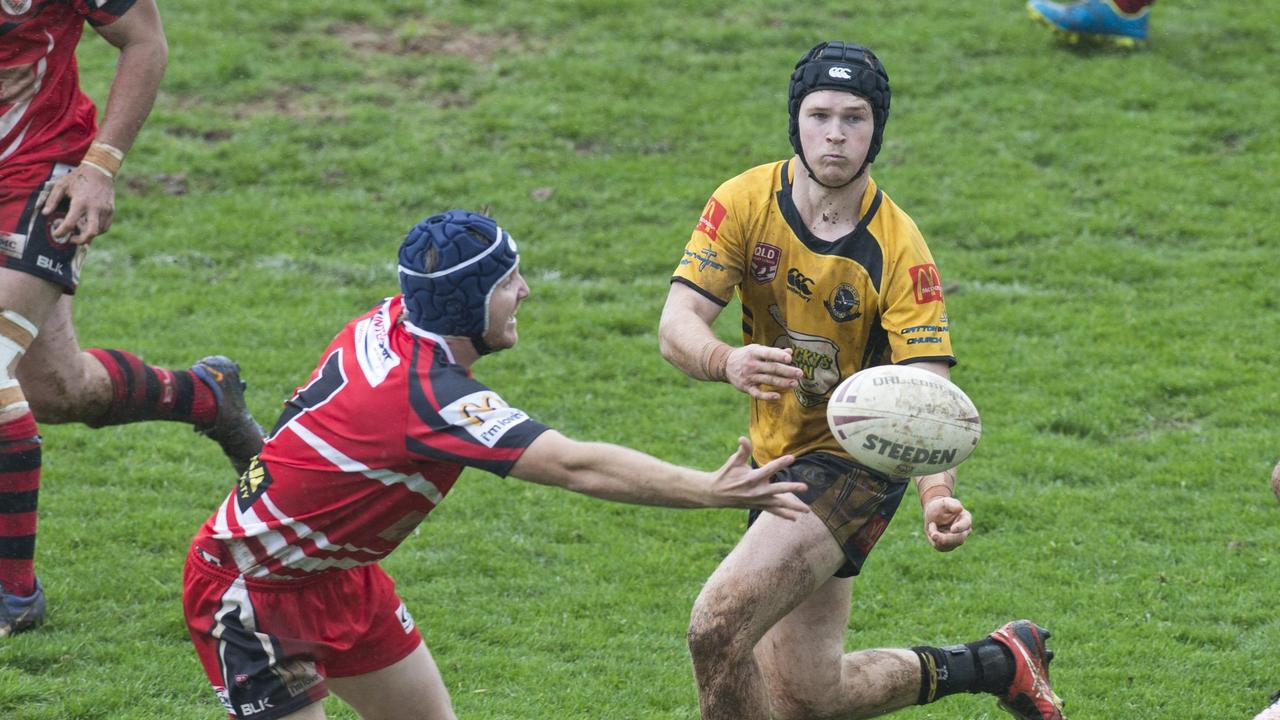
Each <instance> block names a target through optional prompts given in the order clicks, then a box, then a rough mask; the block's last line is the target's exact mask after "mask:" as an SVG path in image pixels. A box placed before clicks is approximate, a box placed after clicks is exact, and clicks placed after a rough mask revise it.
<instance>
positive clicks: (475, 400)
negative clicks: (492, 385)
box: [440, 390, 529, 447]
mask: <svg viewBox="0 0 1280 720" xmlns="http://www.w3.org/2000/svg"><path fill="white" fill-rule="evenodd" d="M440 416H441V417H443V418H444V419H445V421H447V422H448V423H449V424H450V425H453V426H454V427H460V428H462V429H463V430H466V431H467V433H468V434H470V435H471V437H473V438H475V439H476V442H478V443H480V444H482V445H484V446H485V447H493V446H495V445H497V444H498V441H499V440H501V439H502V436H503V435H506V434H507V432H508V431H509V430H511V428H513V427H515V426H517V425H519V424H520V423H522V422H524V421H525V420H528V419H529V416H528V415H526V414H524V411H522V410H517V409H516V408H513V407H511V406H510V405H508V404H507V403H506V402H505V401H503V399H502V398H500V397H498V394H497V393H495V392H493V391H492V390H489V391H484V392H474V393H471V394H470V395H465V396H463V397H460V398H458V399H457V400H454V401H453V402H451V403H449V404H448V405H446V406H444V407H442V408H440Z"/></svg>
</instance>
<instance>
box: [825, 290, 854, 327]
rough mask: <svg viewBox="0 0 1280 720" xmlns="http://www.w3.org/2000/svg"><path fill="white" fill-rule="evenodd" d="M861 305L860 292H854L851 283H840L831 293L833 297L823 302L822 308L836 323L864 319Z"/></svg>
mask: <svg viewBox="0 0 1280 720" xmlns="http://www.w3.org/2000/svg"><path fill="white" fill-rule="evenodd" d="M861 305H862V301H861V300H860V299H858V291H857V290H854V289H853V286H852V285H850V284H849V283H840V284H839V285H837V286H836V289H835V290H832V291H831V295H830V296H828V297H827V299H826V300H823V301H822V306H823V307H825V308H826V309H827V313H828V314H829V315H831V319H832V320H835V321H836V322H847V321H849V320H857V319H858V318H860V317H862V310H861V309H859V308H860V306H861Z"/></svg>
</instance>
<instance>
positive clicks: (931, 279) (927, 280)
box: [908, 263, 942, 305]
mask: <svg viewBox="0 0 1280 720" xmlns="http://www.w3.org/2000/svg"><path fill="white" fill-rule="evenodd" d="M908 272H910V273H911V288H912V290H914V291H915V294H916V304H917V305H925V304H927V303H931V302H941V301H942V276H941V275H939V274H938V268H937V267H936V266H935V265H934V264H933V263H926V264H924V265H916V266H915V267H912V268H911V269H910V270H909V271H908Z"/></svg>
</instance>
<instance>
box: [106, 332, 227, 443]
mask: <svg viewBox="0 0 1280 720" xmlns="http://www.w3.org/2000/svg"><path fill="white" fill-rule="evenodd" d="M85 352H87V353H89V354H90V355H92V356H93V357H94V359H96V360H97V361H98V362H100V363H102V366H103V367H104V368H106V370H107V375H108V376H109V377H110V378H111V404H110V405H109V406H108V407H107V411H106V412H105V413H104V414H103V415H102V417H100V418H98V419H97V420H95V421H94V422H92V423H89V425H91V426H92V427H103V426H106V425H123V424H125V423H134V422H142V421H145V420H176V421H179V422H187V423H191V424H193V425H209V424H212V423H213V421H214V419H215V418H216V417H217V414H218V401H217V397H216V396H215V395H214V394H213V389H212V388H210V387H209V386H208V385H207V384H206V383H205V382H204V381H203V380H201V379H200V378H198V377H196V375H195V373H193V372H191V371H190V370H170V369H168V368H162V367H156V366H155V365H148V364H146V363H144V362H143V361H142V359H141V358H139V357H138V356H137V355H134V354H132V353H129V352H125V351H124V350H102V349H99V348H92V349H89V350H86V351H85Z"/></svg>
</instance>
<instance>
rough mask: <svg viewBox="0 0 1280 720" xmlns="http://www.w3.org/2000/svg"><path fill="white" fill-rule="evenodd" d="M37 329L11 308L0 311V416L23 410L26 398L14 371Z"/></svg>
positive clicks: (25, 405) (25, 406) (38, 330)
mask: <svg viewBox="0 0 1280 720" xmlns="http://www.w3.org/2000/svg"><path fill="white" fill-rule="evenodd" d="M38 332H40V329H39V328H37V327H36V326H35V324H34V323H32V322H31V321H30V320H28V319H26V318H24V317H22V316H21V315H19V314H18V313H16V312H14V311H12V310H0V415H7V414H10V413H14V412H19V411H25V410H26V409H27V398H26V396H25V395H23V394H22V387H21V386H20V385H19V384H18V379H17V378H16V377H14V374H15V373H16V371H17V368H18V360H20V359H21V358H22V355H23V353H25V352H26V351H27V348H29V347H31V343H33V342H35V339H36V334H37V333H38Z"/></svg>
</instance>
